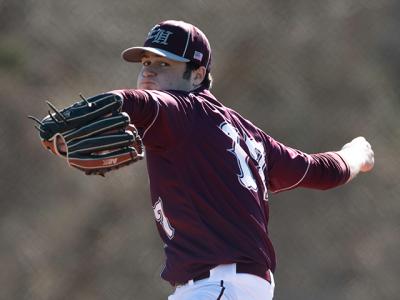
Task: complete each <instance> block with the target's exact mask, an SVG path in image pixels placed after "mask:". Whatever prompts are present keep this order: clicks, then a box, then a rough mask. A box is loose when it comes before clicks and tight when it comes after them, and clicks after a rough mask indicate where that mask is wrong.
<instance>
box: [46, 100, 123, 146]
mask: <svg viewBox="0 0 400 300" xmlns="http://www.w3.org/2000/svg"><path fill="white" fill-rule="evenodd" d="M121 107H122V99H121V98H120V97H119V96H118V95H115V94H101V95H98V96H95V97H92V98H89V99H87V102H85V101H80V102H77V103H75V104H74V105H72V106H70V107H67V108H65V109H63V110H62V111H60V112H59V113H60V114H61V115H63V116H64V118H65V119H66V120H67V121H66V122H65V121H62V120H61V119H60V118H59V117H58V116H57V114H51V115H48V116H46V117H45V118H44V119H43V120H42V125H41V126H40V137H41V138H42V139H44V140H49V139H51V137H52V136H53V135H54V134H56V133H64V132H65V131H68V130H70V129H71V128H78V127H82V126H84V125H86V124H87V123H90V122H91V121H93V120H96V119H97V118H99V117H102V116H105V115H107V114H110V113H113V112H114V113H115V112H118V111H120V109H121Z"/></svg>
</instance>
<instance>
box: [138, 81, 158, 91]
mask: <svg viewBox="0 0 400 300" xmlns="http://www.w3.org/2000/svg"><path fill="white" fill-rule="evenodd" d="M138 88H139V89H143V90H158V85H157V84H156V83H155V82H152V81H143V82H139V84H138Z"/></svg>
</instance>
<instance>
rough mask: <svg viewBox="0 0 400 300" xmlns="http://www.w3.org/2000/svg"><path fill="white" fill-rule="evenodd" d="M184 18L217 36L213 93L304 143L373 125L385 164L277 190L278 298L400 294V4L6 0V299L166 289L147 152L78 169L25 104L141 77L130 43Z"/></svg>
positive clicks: (143, 294)
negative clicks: (46, 144) (325, 186)
mask: <svg viewBox="0 0 400 300" xmlns="http://www.w3.org/2000/svg"><path fill="white" fill-rule="evenodd" d="M164 19H182V20H185V21H188V22H191V23H193V24H195V25H197V26H198V27H199V28H201V29H202V30H203V31H204V32H205V33H206V35H207V36H208V38H209V40H210V42H211V45H212V48H213V67H212V69H213V76H214V87H213V92H214V94H215V95H217V97H218V98H219V99H221V101H222V102H224V103H225V104H226V105H228V106H230V107H232V108H234V109H235V110H237V111H239V112H240V113H242V114H243V115H244V116H245V117H247V118H248V119H250V120H252V122H253V123H255V124H256V125H258V126H259V127H260V128H262V129H263V130H264V131H266V132H267V133H268V134H270V135H271V136H273V137H274V138H276V139H278V140H280V141H281V142H283V143H285V144H287V145H290V146H292V147H295V148H298V149H301V150H303V151H305V152H309V153H312V152H320V151H327V150H337V149H339V148H340V147H341V145H343V144H344V143H346V142H347V141H349V140H350V139H351V138H353V137H355V136H358V135H363V136H365V137H367V139H368V140H370V142H371V144H372V145H373V147H374V149H375V154H376V167H375V169H374V171H373V172H372V173H369V174H367V175H364V176H360V177H359V178H357V179H356V180H355V181H353V182H352V183H351V184H349V185H346V186H343V187H340V188H337V189H334V190H330V191H325V192H320V191H311V190H294V191H290V192H286V193H282V194H277V195H272V196H271V197H270V204H271V222H270V232H271V237H272V240H273V242H274V244H275V247H276V251H277V254H278V268H277V271H276V273H275V278H276V283H277V286H276V294H275V299H277V300H282V299H307V300H310V299H324V300H330V299H349V300H350V299H351V300H356V299H360V300H369V299H371V300H372V299H393V300H394V299H398V295H399V294H400V288H399V285H398V281H399V278H400V258H399V250H400V239H399V236H400V221H399V220H400V201H399V194H400V188H399V179H400V178H399V175H398V169H399V168H400V160H399V158H398V153H399V150H400V139H399V137H400V122H399V117H398V115H399V113H400V100H399V92H400V90H399V84H398V82H399V76H400V50H399V49H400V38H399V34H398V28H399V27H400V3H399V2H398V1H394V0H363V1H361V0H337V1H311V0H308V1H278V0H265V1H261V0H259V1H249V0H247V1H228V0H225V1H211V0H199V1H184V0H180V1H178V0H177V1H159V0H148V1H146V2H142V1H126V0H125V1H114V2H111V1H106V0H98V1H94V0H79V1H78V0H69V1H65V0H59V1H51V0H42V1H33V0H19V1H11V0H0V81H1V89H0V97H1V101H0V108H1V112H2V118H1V119H0V124H1V126H0V137H1V142H0V155H1V160H0V167H1V177H0V192H1V201H0V216H1V218H0V266H1V272H0V286H1V289H0V299H5V300H6V299H7V300H8V299H35V300H36V299H43V300H45V299H46V300H47V299H48V300H57V299H79V300H80V299H82V300H83V299H84V300H91V299H96V300H103V299H104V300H106V299H121V300H125V299H126V300H128V299H166V298H167V295H168V294H170V293H171V292H172V288H171V287H170V286H169V285H168V284H167V283H165V282H163V281H162V280H161V279H160V278H159V273H160V271H161V269H162V265H163V260H164V258H163V252H162V243H161V240H160V239H159V237H158V234H157V232H156V226H155V224H154V220H153V212H152V209H151V205H150V200H149V198H150V196H149V192H148V189H149V186H148V179H147V174H146V166H145V163H140V164H137V165H135V167H132V168H130V167H128V168H124V169H122V170H121V171H120V172H116V173H115V174H111V175H110V176H107V178H105V179H103V178H92V177H90V178H89V177H85V176H83V175H82V174H80V173H79V172H77V171H74V170H72V169H70V168H66V167H65V164H63V163H62V162H61V161H59V159H57V158H56V157H53V156H51V155H50V154H49V153H46V152H45V151H44V150H43V149H42V148H41V146H40V144H39V141H38V138H37V133H36V132H35V130H34V129H33V126H32V123H31V122H30V121H29V120H28V119H27V118H26V115H28V114H32V115H38V116H41V117H42V116H43V112H44V111H45V104H44V100H48V99H51V100H52V101H53V103H55V104H56V105H57V106H58V107H63V106H66V105H68V104H70V103H71V102H73V101H74V100H77V99H78V95H79V93H83V94H84V95H86V96H91V95H95V94H98V93H101V92H105V91H108V90H112V89H117V88H134V87H135V82H136V73H137V71H138V70H139V69H138V66H136V65H135V64H128V63H125V62H123V61H122V60H121V59H120V53H121V51H122V50H123V49H125V48H127V47H130V46H133V45H140V44H142V43H143V40H144V37H145V36H146V34H147V32H148V30H149V29H150V27H151V26H152V25H154V24H156V23H158V22H159V21H161V20H164Z"/></svg>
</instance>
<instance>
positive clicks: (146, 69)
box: [142, 66, 157, 77]
mask: <svg viewBox="0 0 400 300" xmlns="http://www.w3.org/2000/svg"><path fill="white" fill-rule="evenodd" d="M142 75H143V77H154V76H156V75H157V73H156V72H155V71H154V70H153V69H151V68H149V67H146V66H144V67H143V70H142Z"/></svg>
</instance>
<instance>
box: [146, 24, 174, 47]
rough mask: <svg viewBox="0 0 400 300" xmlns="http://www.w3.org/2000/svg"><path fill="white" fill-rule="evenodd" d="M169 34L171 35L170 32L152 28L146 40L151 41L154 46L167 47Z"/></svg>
mask: <svg viewBox="0 0 400 300" xmlns="http://www.w3.org/2000/svg"><path fill="white" fill-rule="evenodd" d="M171 34H173V33H172V32H171V31H167V30H164V29H160V28H154V29H152V30H151V31H150V32H149V34H148V36H147V39H148V40H151V39H153V40H152V43H154V44H163V45H168V38H169V36H170V35H171Z"/></svg>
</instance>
